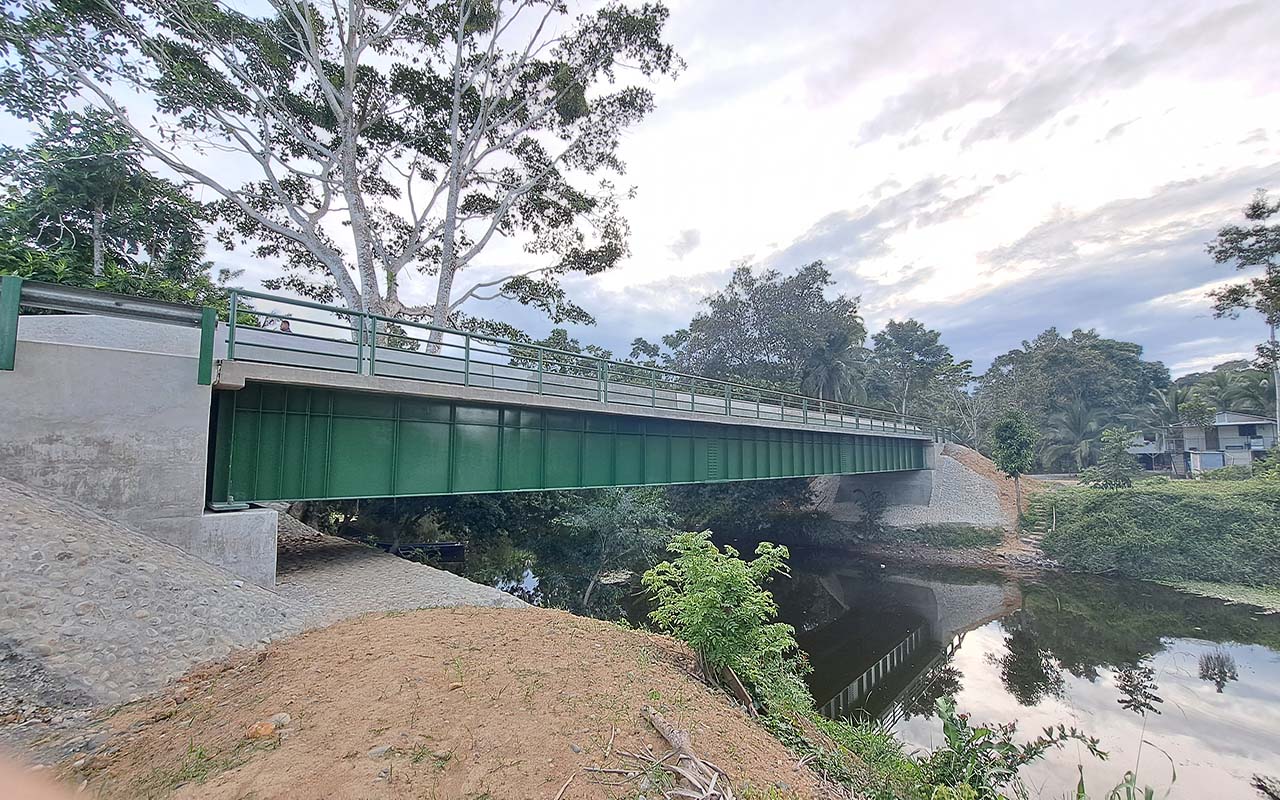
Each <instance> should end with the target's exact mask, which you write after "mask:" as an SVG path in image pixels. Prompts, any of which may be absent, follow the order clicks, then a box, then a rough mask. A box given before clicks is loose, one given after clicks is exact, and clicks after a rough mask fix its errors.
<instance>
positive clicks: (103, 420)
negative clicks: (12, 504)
mask: <svg viewBox="0 0 1280 800" xmlns="http://www.w3.org/2000/svg"><path fill="white" fill-rule="evenodd" d="M199 345H200V340H199V331H197V330H195V329H187V328H182V327H177V326H172V325H159V324H154V323H148V322H141V321H136V320H123V319H115V318H109V317H92V316H30V317H22V318H21V320H20V322H19V326H18V349H17V354H16V359H15V364H14V370H13V371H12V372H0V408H2V409H3V410H4V413H2V414H0V475H3V476H4V477H7V478H10V479H12V480H16V481H19V482H21V483H24V484H27V485H29V486H33V487H38V488H40V489H45V490H48V491H50V492H52V493H54V494H57V495H60V496H62V497H65V498H68V499H71V500H75V501H76V502H79V503H81V504H83V505H85V506H88V507H90V508H92V509H94V510H96V511H98V512H100V513H101V514H103V515H104V516H106V517H108V518H110V519H112V520H115V521H118V522H120V523H121V524H123V525H125V526H127V527H130V528H132V529H134V530H136V531H138V532H139V533H143V534H146V535H148V536H151V537H153V538H156V539H159V540H161V541H164V542H168V543H170V544H173V545H175V546H177V547H180V548H182V549H184V550H186V551H188V552H190V553H192V554H194V555H196V556H199V557H200V558H202V559H204V560H206V561H209V562H211V563H214V564H218V565H220V566H224V567H227V568H228V569H230V570H232V571H235V572H237V573H238V574H241V575H244V577H245V579H246V580H252V581H254V582H255V583H259V584H262V585H268V586H270V585H274V582H275V524H274V520H275V512H262V513H255V514H252V515H249V516H247V517H243V518H242V519H241V520H240V521H238V522H232V521H231V520H230V519H223V518H221V517H220V515H209V516H206V515H205V513H204V497H205V470H206V460H207V458H208V439H209V403H210V389H209V387H208V386H199V385H197V384H196V359H197V354H198V352H199ZM268 515H269V516H270V518H271V519H270V524H268V520H267V516H268ZM268 528H269V530H268ZM268 540H269V541H268ZM268 551H269V552H270V564H269V565H268V564H267V563H266V562H265V560H264V559H265V556H266V553H267V552H268ZM268 573H269V574H268Z"/></svg>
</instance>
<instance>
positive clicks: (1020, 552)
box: [863, 443, 1050, 575]
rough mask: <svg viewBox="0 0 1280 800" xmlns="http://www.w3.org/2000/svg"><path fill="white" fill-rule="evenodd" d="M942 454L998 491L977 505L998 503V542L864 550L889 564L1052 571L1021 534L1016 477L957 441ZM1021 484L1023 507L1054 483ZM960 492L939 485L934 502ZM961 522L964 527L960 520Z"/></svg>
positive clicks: (892, 544) (889, 545) (881, 545)
mask: <svg viewBox="0 0 1280 800" xmlns="http://www.w3.org/2000/svg"><path fill="white" fill-rule="evenodd" d="M942 456H943V457H944V458H950V459H954V461H955V462H957V463H958V464H959V465H960V466H961V467H962V468H963V469H964V470H966V471H967V472H968V473H970V479H971V480H972V479H973V478H976V479H977V480H978V481H980V482H981V483H983V484H989V485H990V486H991V487H992V488H993V489H994V494H991V492H990V491H986V490H984V492H983V493H984V494H985V495H986V498H974V499H973V500H972V502H988V503H994V504H995V507H993V508H992V509H990V511H991V512H992V513H993V516H994V518H996V519H1001V520H1003V524H1001V525H1000V526H999V527H1000V528H1001V529H1002V530H1003V537H1002V539H1001V541H1000V542H999V544H996V545H993V546H990V547H966V548H950V547H930V546H927V545H923V544H918V543H913V542H892V541H886V542H877V543H874V544H869V545H867V546H865V547H864V548H863V549H864V550H865V551H866V552H867V554H868V555H872V556H875V557H877V558H881V559H883V560H885V561H895V562H903V563H912V564H922V563H924V564H937V565H941V566H956V567H975V568H982V569H995V570H999V571H1001V572H1005V573H1009V574H1013V575H1028V574H1034V573H1038V572H1041V571H1042V570H1044V569H1045V568H1046V567H1049V566H1050V564H1049V562H1046V560H1045V559H1044V556H1043V554H1042V553H1041V552H1040V549H1039V548H1038V547H1037V546H1036V545H1035V544H1034V543H1029V542H1028V541H1024V539H1023V538H1022V537H1020V536H1019V535H1018V512H1017V508H1018V505H1017V490H1016V487H1015V486H1014V482H1013V479H1011V478H1009V477H1007V476H1006V475H1005V474H1004V473H1002V472H1001V471H1000V470H999V468H997V467H996V465H995V463H994V462H992V461H991V459H989V458H987V457H986V456H984V455H982V454H981V453H979V452H978V451H977V450H973V449H971V448H968V447H965V446H963V445H958V444H952V443H948V444H946V445H944V447H943V451H942ZM1021 483H1022V499H1023V504H1024V507H1025V504H1026V499H1027V498H1028V497H1030V496H1031V495H1032V494H1035V493H1038V492H1042V491H1045V490H1047V489H1048V488H1049V484H1047V483H1045V482H1044V481H1040V480H1036V479H1035V478H1027V477H1024V478H1022V481H1021ZM956 488H957V487H955V486H951V487H945V486H937V485H935V487H934V495H935V500H936V499H937V497H939V496H945V495H946V494H947V493H948V492H949V491H950V492H954V491H956ZM950 502H951V505H952V506H954V504H955V503H956V502H959V500H958V499H957V498H954V497H953V498H950ZM948 507H949V506H947V505H945V504H943V505H942V507H941V508H940V509H937V510H938V511H941V512H942V514H943V515H944V516H947V515H948V512H947V508H948ZM957 523H958V524H964V523H959V522H958V521H957ZM944 524H945V523H944Z"/></svg>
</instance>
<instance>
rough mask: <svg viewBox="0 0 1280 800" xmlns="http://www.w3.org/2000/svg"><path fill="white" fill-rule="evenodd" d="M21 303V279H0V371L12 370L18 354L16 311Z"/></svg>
mask: <svg viewBox="0 0 1280 800" xmlns="http://www.w3.org/2000/svg"><path fill="white" fill-rule="evenodd" d="M21 301H22V278H19V277H18V276H17V275H5V276H4V277H2V278H0V370H3V371H5V372H8V371H11V370H12V369H13V363H14V358H15V356H16V355H17V353H18V309H19V307H20V306H21Z"/></svg>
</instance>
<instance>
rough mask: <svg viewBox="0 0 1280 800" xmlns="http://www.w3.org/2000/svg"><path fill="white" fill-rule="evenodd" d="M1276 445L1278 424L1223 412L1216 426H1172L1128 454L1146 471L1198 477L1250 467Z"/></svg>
mask: <svg viewBox="0 0 1280 800" xmlns="http://www.w3.org/2000/svg"><path fill="white" fill-rule="evenodd" d="M1275 444H1276V422H1275V420H1274V419H1271V418H1269V417H1263V416H1259V415H1257V414H1245V413H1243V412H1240V411H1219V412H1218V413H1217V414H1216V415H1215V416H1214V419H1213V424H1212V425H1208V426H1203V427H1202V426H1200V425H1184V424H1179V425H1172V426H1170V427H1168V428H1166V429H1165V430H1163V431H1161V432H1160V433H1159V434H1157V435H1156V436H1155V437H1154V438H1151V437H1142V438H1141V440H1138V439H1135V440H1134V442H1133V444H1132V445H1131V446H1130V447H1129V448H1128V451H1129V452H1130V453H1132V454H1133V455H1134V456H1136V457H1137V458H1138V461H1139V462H1141V464H1142V466H1143V468H1144V469H1172V470H1173V473H1174V474H1175V475H1188V474H1190V475H1196V474H1198V473H1201V472H1205V471H1207V470H1213V469H1218V468H1220V467H1226V466H1231V465H1234V464H1242V465H1248V464H1252V463H1253V461H1254V460H1255V459H1257V458H1259V457H1261V456H1262V455H1263V454H1264V453H1266V452H1267V451H1268V450H1270V449H1271V448H1272V447H1274V446H1275Z"/></svg>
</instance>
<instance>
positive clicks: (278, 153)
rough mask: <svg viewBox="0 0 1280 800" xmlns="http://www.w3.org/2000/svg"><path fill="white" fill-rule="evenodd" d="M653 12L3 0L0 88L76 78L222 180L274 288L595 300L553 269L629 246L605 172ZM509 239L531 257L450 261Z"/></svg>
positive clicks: (229, 242) (55, 98)
mask: <svg viewBox="0 0 1280 800" xmlns="http://www.w3.org/2000/svg"><path fill="white" fill-rule="evenodd" d="M666 18H667V10H666V8H665V7H664V6H662V5H661V4H657V3H647V4H643V5H640V6H637V7H629V6H626V5H623V4H621V3H617V2H610V3H606V4H604V5H602V6H599V7H597V8H595V9H594V10H592V11H590V12H588V13H584V14H581V15H578V16H576V17H571V16H570V13H569V9H568V5H567V4H565V3H563V2H558V1H557V0H550V1H548V2H541V1H540V0H511V2H501V0H450V2H443V3H438V2H427V0H406V2H403V3H355V4H351V5H343V6H339V5H324V4H309V3H303V4H288V3H282V4H274V5H272V6H271V7H270V11H269V12H268V13H266V14H264V15H262V16H255V15H253V14H250V13H245V12H241V11H239V10H237V9H236V8H234V7H232V6H228V5H226V4H222V3H218V2H214V0H138V2H135V3H131V4H126V5H112V4H106V5H103V4H94V3H89V4H84V3H66V2H62V0H17V2H14V3H11V4H9V5H7V6H6V7H5V10H4V11H3V12H2V13H0V47H3V48H4V49H5V51H6V52H7V55H8V56H9V58H8V62H9V66H8V68H6V69H5V71H4V83H5V88H6V91H5V92H4V93H3V102H4V105H5V107H6V108H7V110H9V111H10V112H11V113H14V114H16V115H18V116H20V117H23V118H25V119H29V120H34V119H39V118H41V117H43V116H44V115H45V114H46V113H47V112H48V110H49V109H58V108H61V107H64V106H66V105H67V104H68V103H69V102H70V101H71V100H72V99H73V98H74V99H75V101H76V102H87V103H88V104H89V105H90V106H92V107H94V108H97V109H101V110H102V111H103V112H105V113H107V114H110V115H112V116H113V117H114V118H115V119H116V120H117V121H118V122H119V123H120V124H121V125H123V126H124V127H125V129H126V130H127V131H128V132H129V134H130V135H131V136H132V137H133V138H134V139H135V141H136V142H137V144H138V149H139V151H140V153H141V155H142V156H144V157H146V158H149V159H154V160H155V161H156V162H157V163H159V164H161V165H163V166H164V167H165V168H166V169H168V170H171V171H172V172H173V173H174V174H175V175H177V176H179V177H180V178H181V179H182V180H185V181H189V182H192V183H194V184H199V185H200V186H202V187H204V188H205V189H206V190H207V191H208V193H209V194H210V195H211V196H213V197H216V198H217V205H218V212H219V214H220V215H221V217H222V219H223V220H224V223H225V224H224V225H223V227H222V228H221V229H220V231H219V234H218V235H219V239H220V241H221V242H222V243H223V244H224V245H226V246H228V247H231V246H237V245H240V244H246V243H247V244H249V245H251V246H252V247H253V249H254V252H255V253H256V254H257V255H260V256H270V257H278V258H280V259H282V260H283V262H284V264H285V265H286V267H287V269H288V273H287V275H286V276H284V277H281V278H278V279H275V280H273V281H270V282H269V284H268V285H269V287H270V288H281V287H283V288H288V289H291V290H294V291H296V292H298V293H300V294H303V295H305V296H309V297H313V298H317V299H321V300H332V299H341V300H342V301H343V302H345V303H346V304H347V305H349V306H352V307H362V308H365V309H368V310H372V311H377V312H381V313H386V314H391V315H405V316H416V317H421V318H426V319H428V320H430V321H434V322H437V323H442V324H443V323H444V322H446V321H447V320H448V318H449V317H450V315H451V314H453V313H455V312H456V311H457V310H458V308H459V307H460V306H461V304H462V303H464V302H466V301H469V300H481V299H490V298H494V297H506V298H511V299H514V300H517V301H519V302H523V303H528V304H530V305H533V306H535V307H537V308H539V309H541V310H542V311H544V312H546V314H548V315H549V316H550V317H551V318H552V319H553V320H556V321H564V320H569V321H577V322H585V321H588V320H589V319H590V317H589V315H588V314H587V313H586V312H585V311H584V310H583V309H581V308H579V307H578V306H576V305H575V304H573V303H572V302H571V301H570V300H569V299H568V298H567V296H566V294H565V292H564V290H563V287H562V286H561V285H560V283H559V278H560V277H561V276H563V275H566V274H568V273H581V274H595V273H598V272H600V271H602V270H606V269H609V268H610V267H612V266H614V265H616V264H617V263H618V261H619V260H620V259H621V258H622V257H623V256H624V255H625V253H626V251H627V234H628V229H627V224H626V221H625V219H623V218H622V216H621V214H620V213H619V207H618V203H619V200H620V198H621V197H622V196H623V195H624V194H625V192H624V191H623V190H620V189H618V188H617V187H615V186H614V184H613V183H612V182H611V180H610V176H612V175H617V174H619V173H621V172H622V171H623V169H624V164H623V163H622V161H621V159H619V157H618V155H617V148H618V143H619V140H620V137H621V136H622V134H623V132H624V131H625V130H626V129H627V128H629V127H630V126H632V125H634V124H636V123H637V122H639V121H640V120H641V119H642V118H643V117H644V116H645V115H646V114H648V113H649V112H650V111H651V110H652V108H653V91H652V89H651V88H649V87H648V86H645V85H640V84H639V83H637V84H633V85H632V84H627V83H625V82H624V81H623V80H622V77H623V76H624V75H625V76H635V77H637V78H641V79H652V78H656V77H660V76H668V75H673V74H674V73H675V72H677V71H678V69H679V67H680V65H681V62H680V60H679V57H678V56H677V55H676V54H675V52H674V51H673V50H672V48H671V46H670V45H668V44H667V43H665V42H664V41H663V39H662V35H663V28H664V26H665V23H666ZM127 94H136V95H137V96H138V97H139V98H140V105H141V106H143V107H144V108H146V112H144V113H131V111H130V110H129V109H126V107H125V105H124V104H123V102H122V98H123V97H124V96H126V95H127ZM148 116H149V117H150V119H149V120H148ZM215 152H216V153H220V154H222V155H223V158H222V159H221V160H219V161H211V160H210V159H209V154H210V153H215ZM226 163H230V164H231V165H232V166H233V168H232V169H229V170H223V169H219V168H218V167H217V166H216V165H217V164H226ZM237 173H247V174H249V175H250V177H249V179H248V180H247V182H245V183H243V184H241V185H236V182H235V181H234V180H233V179H230V178H228V177H227V175H228V174H237ZM503 238H507V239H510V240H512V241H513V242H518V243H519V244H520V245H521V246H523V248H524V250H525V251H526V252H527V254H528V256H529V259H530V263H529V266H528V268H526V269H520V270H517V271H515V272H513V273H512V274H509V275H505V276H501V277H497V278H492V277H486V278H485V279H481V280H476V281H475V282H473V283H472V284H471V285H470V286H463V285H462V284H460V283H457V281H458V276H459V274H460V273H462V272H463V271H465V270H466V269H468V268H469V267H472V266H474V264H475V261H476V258H477V256H479V255H480V253H481V252H482V251H483V250H484V249H485V248H486V246H488V245H489V244H490V243H491V242H492V241H494V240H495V239H503Z"/></svg>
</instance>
